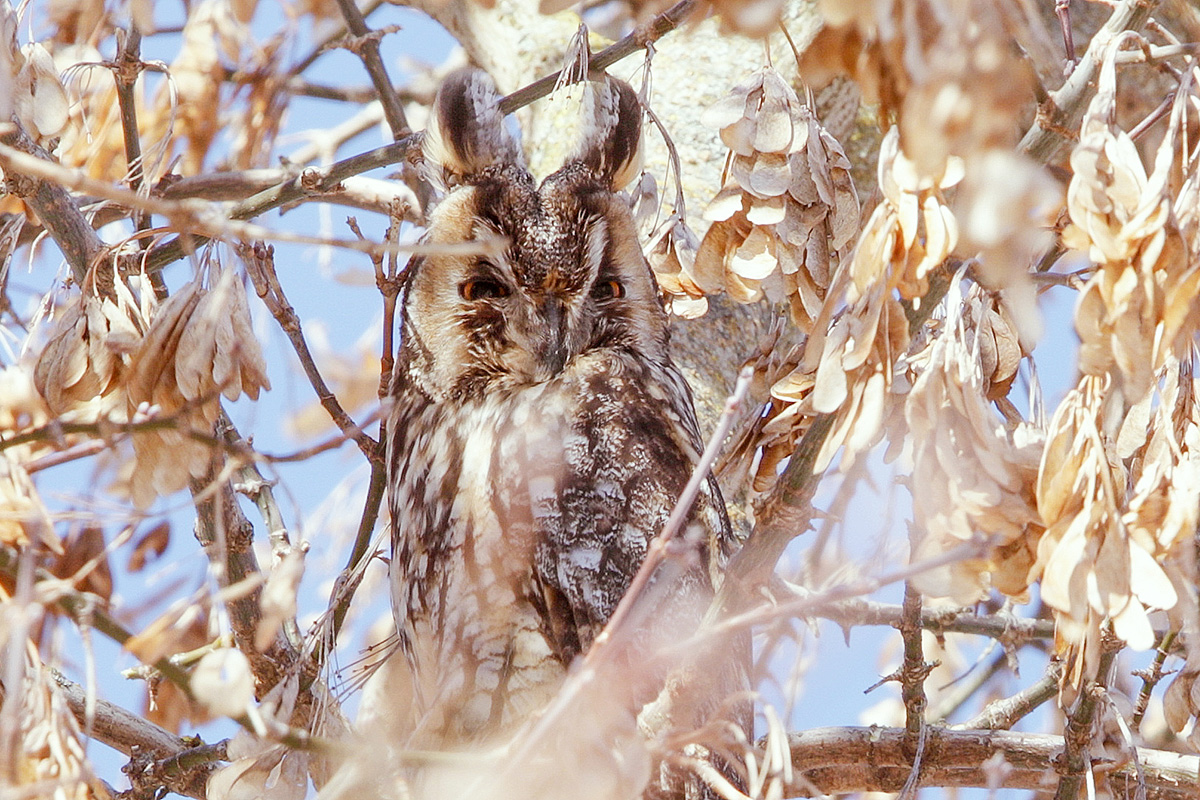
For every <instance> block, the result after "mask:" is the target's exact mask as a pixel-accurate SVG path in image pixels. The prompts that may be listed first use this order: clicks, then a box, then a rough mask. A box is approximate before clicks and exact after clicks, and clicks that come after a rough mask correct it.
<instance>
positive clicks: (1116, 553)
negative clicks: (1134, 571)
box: [1088, 511, 1157, 615]
mask: <svg viewBox="0 0 1200 800" xmlns="http://www.w3.org/2000/svg"><path fill="white" fill-rule="evenodd" d="M1104 521H1105V525H1104V529H1103V531H1102V538H1101V539H1100V541H1099V546H1098V548H1097V550H1096V558H1095V561H1094V562H1093V563H1092V565H1091V566H1092V572H1094V573H1095V580H1094V581H1089V582H1088V603H1089V604H1090V605H1091V607H1092V610H1093V611H1095V612H1096V613H1098V614H1101V615H1103V614H1108V613H1109V612H1110V611H1115V610H1116V609H1119V608H1121V607H1122V606H1124V605H1125V604H1126V603H1127V602H1129V598H1130V595H1131V593H1132V589H1131V587H1130V581H1129V567H1130V563H1131V562H1130V557H1131V553H1130V549H1129V537H1128V536H1127V535H1126V533H1125V526H1124V525H1122V524H1121V522H1120V521H1119V519H1118V518H1117V517H1116V515H1114V514H1112V513H1109V512H1107V511H1106V512H1105V514H1104ZM1095 533H1101V532H1100V531H1096V532H1094V533H1093V537H1095ZM1139 549H1140V548H1139ZM1154 566H1155V568H1157V565H1154Z"/></svg>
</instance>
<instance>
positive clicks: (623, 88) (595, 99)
mask: <svg viewBox="0 0 1200 800" xmlns="http://www.w3.org/2000/svg"><path fill="white" fill-rule="evenodd" d="M573 160H577V161H582V162H583V163H584V164H586V165H587V166H588V167H589V168H591V170H592V171H593V172H595V173H596V174H597V175H598V176H599V177H600V178H601V180H603V181H604V182H605V183H606V184H607V185H608V186H609V187H610V188H612V189H614V190H619V189H623V188H625V187H626V186H628V185H629V183H630V182H631V181H633V179H634V178H636V177H637V176H638V174H639V173H640V172H641V171H642V104H641V101H640V100H638V96H637V93H636V92H634V91H633V87H632V86H630V85H629V84H628V83H626V82H625V81H622V80H619V79H617V78H613V77H611V76H608V75H605V76H604V77H603V78H602V79H600V80H594V81H589V82H588V83H587V89H586V91H585V94H584V103H583V130H582V133H581V136H580V141H579V146H578V147H577V148H576V151H575V155H574V157H573Z"/></svg>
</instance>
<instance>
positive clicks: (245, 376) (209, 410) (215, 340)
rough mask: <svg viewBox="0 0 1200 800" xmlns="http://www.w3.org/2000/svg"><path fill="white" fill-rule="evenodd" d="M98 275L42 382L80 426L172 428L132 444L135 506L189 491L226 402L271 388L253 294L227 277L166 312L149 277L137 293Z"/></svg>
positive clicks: (54, 403)
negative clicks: (152, 423)
mask: <svg viewBox="0 0 1200 800" xmlns="http://www.w3.org/2000/svg"><path fill="white" fill-rule="evenodd" d="M103 269H106V268H104V267H100V268H97V269H96V270H93V273H92V275H91V277H90V278H89V281H88V283H87V285H85V286H84V287H83V288H84V291H83V293H82V294H81V296H80V297H79V298H78V299H77V300H76V301H75V302H74V303H72V304H71V305H70V306H69V307H68V308H67V309H66V310H65V311H64V312H63V313H62V314H61V315H60V317H59V319H58V321H57V322H56V325H55V329H54V331H53V332H52V333H51V335H50V341H49V344H48V345H47V346H46V348H45V349H44V350H43V352H42V354H41V357H40V358H39V360H38V363H37V367H36V371H35V379H36V384H37V387H38V390H39V392H41V394H42V396H43V397H44V398H45V399H46V403H47V405H48V406H49V407H50V410H51V411H53V412H54V413H56V414H59V415H63V416H65V417H67V418H72V419H76V420H80V421H89V422H90V421H101V420H109V421H114V422H128V421H133V422H146V421H148V420H151V419H155V418H158V419H164V420H168V421H171V422H173V424H166V425H163V426H158V427H156V428H154V429H153V430H141V431H139V432H137V433H136V434H135V435H134V437H133V447H134V451H135V454H136V456H137V457H136V460H135V463H134V466H133V472H132V474H131V475H130V476H129V491H130V494H131V497H132V499H133V500H134V502H135V504H137V505H138V506H139V507H142V508H145V507H146V506H148V505H149V504H150V503H151V502H153V501H154V499H155V498H156V497H157V496H159V495H166V494H170V493H171V492H175V491H178V490H179V489H181V488H183V487H185V486H187V484H188V481H189V480H191V479H192V478H196V477H199V476H200V475H202V474H203V473H204V470H205V469H206V468H207V465H208V462H209V448H208V445H207V444H206V443H205V442H204V441H199V440H197V439H196V438H194V437H193V436H192V433H193V432H194V433H197V434H201V435H202V436H207V435H209V434H210V432H211V431H212V428H213V423H214V422H215V421H216V416H217V411H218V406H217V398H218V395H220V394H224V395H225V396H226V397H227V398H229V399H231V400H233V399H236V398H237V397H239V396H241V395H242V394H246V395H248V396H249V397H251V398H254V399H257V397H258V393H259V390H260V389H266V388H270V382H269V381H268V379H267V376H266V365H265V363H264V361H263V356H262V352H261V350H260V349H259V346H258V340H257V339H256V338H255V337H254V334H253V331H252V330H251V326H250V311H249V307H248V305H247V299H246V291H245V287H244V286H243V285H242V282H241V280H240V279H239V278H238V276H237V274H236V273H235V272H234V271H233V270H222V271H221V272H220V273H219V275H218V276H217V277H216V279H215V281H214V285H213V286H212V287H211V288H208V287H205V286H204V285H203V284H202V283H201V282H200V281H199V280H193V281H191V282H189V283H187V284H185V285H184V286H183V287H182V288H181V289H180V290H179V291H178V292H176V293H175V294H174V295H172V296H171V297H170V298H169V299H168V300H167V301H165V302H164V303H162V304H161V305H158V304H157V303H156V302H155V301H154V299H153V297H154V294H153V292H152V291H151V290H150V289H149V287H148V286H147V285H146V282H145V281H144V279H143V280H142V281H140V283H141V284H142V290H141V291H139V292H137V294H136V295H135V293H134V292H133V291H132V290H131V289H130V287H129V285H127V284H126V282H125V281H124V280H123V279H122V278H121V277H120V276H117V275H115V274H113V272H112V271H111V269H109V271H108V272H107V277H108V280H107V281H101V280H99V279H98V278H97V276H99V275H101V274H103V273H102V272H101V270H103Z"/></svg>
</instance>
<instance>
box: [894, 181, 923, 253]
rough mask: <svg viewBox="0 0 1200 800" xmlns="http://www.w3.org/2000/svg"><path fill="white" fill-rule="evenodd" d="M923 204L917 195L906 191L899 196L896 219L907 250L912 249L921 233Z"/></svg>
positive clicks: (901, 239)
mask: <svg viewBox="0 0 1200 800" xmlns="http://www.w3.org/2000/svg"><path fill="white" fill-rule="evenodd" d="M920 216H921V205H920V200H919V199H918V198H917V195H915V194H910V193H908V192H904V193H902V194H900V195H899V196H898V197H897V202H896V220H897V223H898V225H899V227H900V241H901V242H902V243H903V245H904V249H905V250H912V249H913V243H914V242H916V241H917V234H918V233H919V230H918V229H919V225H920V223H919V220H920Z"/></svg>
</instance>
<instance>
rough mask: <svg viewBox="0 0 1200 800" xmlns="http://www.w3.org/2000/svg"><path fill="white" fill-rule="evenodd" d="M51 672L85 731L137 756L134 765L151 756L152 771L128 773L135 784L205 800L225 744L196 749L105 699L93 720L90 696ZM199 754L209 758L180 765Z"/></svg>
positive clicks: (95, 700)
mask: <svg viewBox="0 0 1200 800" xmlns="http://www.w3.org/2000/svg"><path fill="white" fill-rule="evenodd" d="M47 672H48V674H49V677H50V678H51V680H53V682H54V684H55V686H56V687H57V690H58V693H59V694H60V695H61V696H62V697H63V699H65V700H66V701H67V706H68V707H69V708H70V709H71V714H73V715H74V717H75V719H76V720H77V721H78V722H79V725H80V727H82V728H86V729H87V730H89V731H90V732H91V735H92V736H93V737H95V738H96V739H97V740H98V741H101V742H103V743H104V744H106V745H108V746H109V747H112V748H114V749H116V750H119V751H120V752H122V753H124V754H125V755H127V756H132V757H133V758H134V760H138V761H145V760H146V759H147V757H148V758H149V759H151V760H152V762H153V763H152V764H151V765H150V766H151V769H149V770H147V769H146V768H145V767H139V768H135V769H132V770H130V769H127V772H128V773H134V772H136V773H137V774H136V775H135V774H130V779H131V780H134V781H135V782H136V780H137V779H138V778H141V779H142V782H143V783H144V782H147V781H149V782H152V783H154V784H156V785H158V786H162V787H165V788H166V789H169V790H170V791H172V792H175V793H177V794H182V795H186V796H187V797H194V798H197V800H204V798H205V796H206V792H205V789H206V783H207V781H208V776H209V773H211V772H212V768H213V767H214V766H215V765H216V762H217V761H219V760H222V759H224V757H225V756H224V742H222V743H221V744H220V746H219V749H216V750H214V749H213V747H211V746H209V745H203V744H201V745H200V746H197V745H195V744H194V743H193V742H194V741H195V737H193V739H192V741H188V740H186V739H181V738H180V737H178V736H176V735H174V734H172V733H170V732H168V731H166V730H163V729H162V728H160V727H159V726H157V725H155V724H154V723H153V722H149V721H148V720H145V719H143V718H142V717H141V716H139V715H137V714H134V713H132V712H130V711H126V710H125V709H124V708H121V707H120V706H118V705H115V704H114V703H110V702H108V701H107V700H103V699H100V698H93V703H94V704H95V709H94V713H93V714H92V715H91V716H90V717H89V715H88V702H87V701H88V697H87V692H86V691H85V690H84V688H83V687H82V686H80V685H79V684H77V683H75V682H74V681H71V680H69V679H67V678H66V677H65V676H64V675H63V674H62V673H60V672H59V671H58V670H55V669H47ZM197 750H202V751H203V752H204V754H205V758H204V759H202V760H200V761H199V762H198V763H190V764H184V763H181V761H180V759H181V758H182V757H185V756H187V755H188V754H192V753H194V752H196V751H197ZM163 762H165V763H163ZM147 773H149V774H147Z"/></svg>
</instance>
